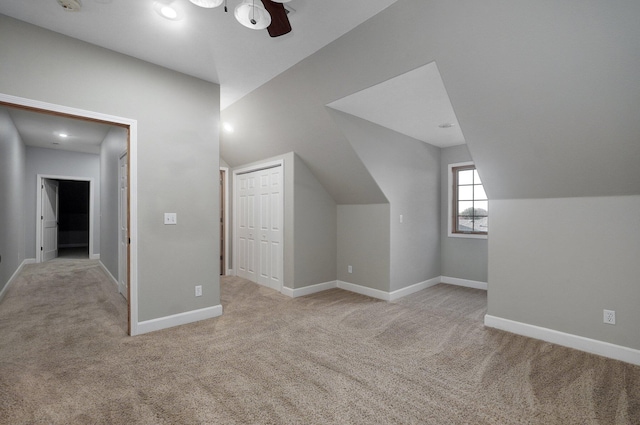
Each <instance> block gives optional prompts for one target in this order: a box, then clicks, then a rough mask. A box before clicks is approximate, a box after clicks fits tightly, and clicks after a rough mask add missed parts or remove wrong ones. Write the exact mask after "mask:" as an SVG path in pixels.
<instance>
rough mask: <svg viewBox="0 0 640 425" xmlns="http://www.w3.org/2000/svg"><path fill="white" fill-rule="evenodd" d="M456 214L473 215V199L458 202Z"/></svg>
mask: <svg viewBox="0 0 640 425" xmlns="http://www.w3.org/2000/svg"><path fill="white" fill-rule="evenodd" d="M458 215H464V216H469V217H470V216H473V201H460V202H458Z"/></svg>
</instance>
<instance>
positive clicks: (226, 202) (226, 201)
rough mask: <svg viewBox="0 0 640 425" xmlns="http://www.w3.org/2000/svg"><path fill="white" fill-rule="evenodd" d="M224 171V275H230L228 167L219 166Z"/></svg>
mask: <svg viewBox="0 0 640 425" xmlns="http://www.w3.org/2000/svg"><path fill="white" fill-rule="evenodd" d="M220 171H224V176H225V179H224V270H222V271H223V272H224V274H225V275H229V276H230V275H232V274H233V270H231V268H230V265H231V263H230V262H229V167H220Z"/></svg>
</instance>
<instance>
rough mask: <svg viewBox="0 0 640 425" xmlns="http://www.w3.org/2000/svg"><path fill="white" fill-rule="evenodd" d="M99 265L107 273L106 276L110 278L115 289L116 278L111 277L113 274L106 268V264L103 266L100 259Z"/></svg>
mask: <svg viewBox="0 0 640 425" xmlns="http://www.w3.org/2000/svg"><path fill="white" fill-rule="evenodd" d="M99 264H100V266H101V267H102V270H104V272H105V273H106V274H107V276H108V277H109V278H110V279H111V281H112V282H113V283H114V284H115V285H116V290H117V289H118V279H116V278H115V277H113V275H112V274H111V272H110V271H109V269H108V268H107V266H105V265H104V264H103V263H102V261H100V263H99Z"/></svg>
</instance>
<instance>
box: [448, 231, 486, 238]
mask: <svg viewBox="0 0 640 425" xmlns="http://www.w3.org/2000/svg"><path fill="white" fill-rule="evenodd" d="M487 236H488V235H474V234H473V233H452V232H449V237H450V238H463V239H487Z"/></svg>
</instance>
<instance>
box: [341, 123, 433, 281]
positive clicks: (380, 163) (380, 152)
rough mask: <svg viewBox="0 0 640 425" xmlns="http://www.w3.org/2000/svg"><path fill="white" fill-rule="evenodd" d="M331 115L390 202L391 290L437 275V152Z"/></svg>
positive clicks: (372, 126) (383, 130) (375, 127)
mask: <svg viewBox="0 0 640 425" xmlns="http://www.w3.org/2000/svg"><path fill="white" fill-rule="evenodd" d="M330 115H331V116H332V117H333V118H334V119H335V120H336V122H337V123H338V124H339V125H340V128H341V129H342V131H343V132H344V134H345V136H346V137H347V139H348V140H349V142H350V143H351V145H352V146H353V149H354V150H355V151H356V153H357V154H358V156H359V157H360V159H361V160H362V162H363V164H364V165H365V167H367V170H369V172H370V173H371V176H372V177H373V178H374V180H375V181H376V183H377V184H378V185H379V186H380V189H381V190H382V192H383V193H384V195H385V196H386V198H387V199H388V201H389V205H390V210H389V214H390V220H391V221H390V224H389V225H390V231H391V234H390V243H391V246H390V253H391V258H390V261H391V277H390V278H391V282H390V290H391V291H395V290H398V289H402V288H405V287H407V286H410V285H413V284H416V283H420V282H424V281H426V280H429V279H432V278H434V277H438V276H440V149H439V148H437V147H435V146H432V145H429V144H427V143H424V142H421V141H419V140H416V139H413V138H411V137H407V136H405V135H403V134H400V133H397V132H395V131H391V130H389V129H387V128H384V127H381V126H379V125H376V124H373V123H371V122H369V121H366V120H363V119H360V118H358V117H355V116H352V115H349V114H345V113H343V112H340V111H330ZM400 215H402V217H403V220H402V223H400ZM371 231H373V232H376V231H378V229H376V228H375V227H374V228H372V229H371ZM354 248H356V249H363V246H354ZM345 254H346V253H344V252H343V255H345Z"/></svg>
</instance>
